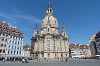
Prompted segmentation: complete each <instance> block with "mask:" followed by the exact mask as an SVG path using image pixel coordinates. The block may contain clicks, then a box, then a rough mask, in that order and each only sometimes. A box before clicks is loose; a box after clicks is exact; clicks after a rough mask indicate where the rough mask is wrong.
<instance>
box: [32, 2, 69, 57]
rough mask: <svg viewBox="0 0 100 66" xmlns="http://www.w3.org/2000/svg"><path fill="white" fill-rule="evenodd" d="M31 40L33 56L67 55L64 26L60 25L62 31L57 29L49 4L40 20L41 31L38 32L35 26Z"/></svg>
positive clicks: (66, 38) (66, 39) (67, 43)
mask: <svg viewBox="0 0 100 66" xmlns="http://www.w3.org/2000/svg"><path fill="white" fill-rule="evenodd" d="M31 41H32V50H31V53H32V54H33V57H35V58H48V59H51V58H53V59H56V58H59V59H60V58H66V57H68V56H69V42H68V36H67V34H66V31H65V27H64V26H62V32H59V31H58V22H57V19H56V18H55V17H54V16H53V10H52V7H51V5H50V4H49V5H48V7H47V10H46V16H45V17H44V19H43V20H42V27H41V31H40V32H39V30H38V28H37V26H36V27H35V29H34V34H33V36H32V39H31Z"/></svg>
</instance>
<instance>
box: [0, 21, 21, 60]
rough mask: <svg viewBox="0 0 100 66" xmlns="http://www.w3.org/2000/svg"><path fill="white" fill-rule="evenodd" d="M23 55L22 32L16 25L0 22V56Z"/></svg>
mask: <svg viewBox="0 0 100 66" xmlns="http://www.w3.org/2000/svg"><path fill="white" fill-rule="evenodd" d="M22 55H23V33H22V32H20V31H19V30H18V29H17V28H16V27H12V26H10V25H8V24H7V23H3V22H0V57H5V58H10V57H21V56H22Z"/></svg>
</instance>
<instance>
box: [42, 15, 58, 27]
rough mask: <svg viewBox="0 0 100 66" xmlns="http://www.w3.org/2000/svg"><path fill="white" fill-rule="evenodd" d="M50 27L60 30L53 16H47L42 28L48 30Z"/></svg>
mask: <svg viewBox="0 0 100 66" xmlns="http://www.w3.org/2000/svg"><path fill="white" fill-rule="evenodd" d="M48 25H50V27H53V28H58V22H57V19H56V18H55V17H54V16H53V15H51V16H49V15H46V17H45V18H44V19H43V22H42V28H46V27H47V26H48Z"/></svg>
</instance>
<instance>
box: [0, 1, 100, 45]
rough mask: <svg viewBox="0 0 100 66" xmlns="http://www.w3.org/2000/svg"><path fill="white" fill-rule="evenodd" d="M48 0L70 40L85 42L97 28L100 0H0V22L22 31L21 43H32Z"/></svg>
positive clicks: (98, 27) (99, 20)
mask: <svg viewBox="0 0 100 66" xmlns="http://www.w3.org/2000/svg"><path fill="white" fill-rule="evenodd" d="M49 2H51V5H52V7H53V11H54V16H55V17H56V18H57V20H58V24H59V30H61V26H62V24H63V23H64V24H65V26H66V32H67V33H68V36H69V41H70V43H82V44H87V43H88V41H89V38H90V37H91V36H92V35H93V34H95V33H96V32H98V31H99V30H100V0H0V21H6V22H7V23H8V24H10V25H12V26H16V27H17V28H18V29H20V30H21V31H22V32H23V33H24V37H25V38H24V43H25V44H31V40H30V39H31V36H32V33H33V30H34V26H35V25H36V24H37V25H38V27H39V28H41V20H42V19H43V18H44V17H45V14H46V13H45V12H46V8H47V5H48V3H49Z"/></svg>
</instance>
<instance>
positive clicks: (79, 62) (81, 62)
mask: <svg viewBox="0 0 100 66" xmlns="http://www.w3.org/2000/svg"><path fill="white" fill-rule="evenodd" d="M0 66H100V60H89V59H88V60H86V59H75V60H74V59H69V60H68V61H67V62H65V61H58V60H49V61H44V60H41V61H36V60H32V61H29V63H22V62H4V63H3V62H0Z"/></svg>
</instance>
